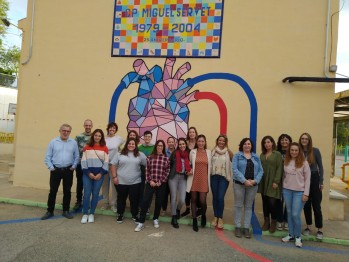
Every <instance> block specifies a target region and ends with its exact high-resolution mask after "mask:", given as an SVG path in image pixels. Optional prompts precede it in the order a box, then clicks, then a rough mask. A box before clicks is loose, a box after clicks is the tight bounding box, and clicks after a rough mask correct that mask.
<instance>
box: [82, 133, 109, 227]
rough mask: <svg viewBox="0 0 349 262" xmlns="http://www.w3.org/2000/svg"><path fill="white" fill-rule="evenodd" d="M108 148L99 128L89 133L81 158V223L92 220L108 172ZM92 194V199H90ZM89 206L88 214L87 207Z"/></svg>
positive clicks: (91, 221)
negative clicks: (82, 194)
mask: <svg viewBox="0 0 349 262" xmlns="http://www.w3.org/2000/svg"><path fill="white" fill-rule="evenodd" d="M108 163H109V157H108V148H107V146H106V143H105V139H104V134H103V131H102V130H101V129H96V130H95V131H93V133H92V135H91V139H90V141H89V143H88V144H87V145H86V146H85V148H84V151H83V153H82V158H81V167H82V171H83V176H82V181H83V185H84V202H83V207H82V209H83V216H82V219H81V223H82V224H86V223H87V222H89V223H93V222H94V213H95V209H96V206H97V203H98V194H99V190H100V188H101V186H102V184H103V178H104V176H103V175H105V174H108ZM91 194H92V200H91V201H90V198H91ZM89 207H90V214H89V215H88V209H89Z"/></svg>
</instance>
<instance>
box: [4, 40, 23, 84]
mask: <svg viewBox="0 0 349 262" xmlns="http://www.w3.org/2000/svg"><path fill="white" fill-rule="evenodd" d="M20 54H21V50H20V49H19V48H18V47H17V46H12V47H10V48H9V49H1V50H0V68H1V69H2V70H3V72H4V73H5V72H6V73H7V74H9V75H13V74H15V75H16V77H17V76H18V69H19V59H20Z"/></svg>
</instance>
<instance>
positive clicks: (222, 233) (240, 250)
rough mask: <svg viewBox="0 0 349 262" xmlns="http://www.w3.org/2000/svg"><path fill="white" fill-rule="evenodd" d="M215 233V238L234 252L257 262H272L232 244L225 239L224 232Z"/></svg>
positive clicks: (216, 231)
mask: <svg viewBox="0 0 349 262" xmlns="http://www.w3.org/2000/svg"><path fill="white" fill-rule="evenodd" d="M215 233H216V235H217V237H218V238H219V239H220V240H222V241H223V242H224V243H225V244H227V245H228V246H230V247H231V248H233V249H235V250H236V251H238V252H240V253H241V254H243V255H245V256H248V257H250V258H252V259H254V260H257V261H261V262H270V261H272V260H270V259H268V258H265V257H263V256H260V255H258V254H256V253H253V252H251V251H250V250H247V249H245V248H243V247H241V246H239V245H237V244H236V243H234V242H233V241H232V240H230V239H229V238H227V237H226V236H225V235H224V232H223V230H218V229H217V230H215Z"/></svg>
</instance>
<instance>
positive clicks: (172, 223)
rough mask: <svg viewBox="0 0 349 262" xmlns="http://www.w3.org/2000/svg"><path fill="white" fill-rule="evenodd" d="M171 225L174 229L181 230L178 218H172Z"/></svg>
mask: <svg viewBox="0 0 349 262" xmlns="http://www.w3.org/2000/svg"><path fill="white" fill-rule="evenodd" d="M171 225H172V226H173V227H174V228H179V225H178V222H177V216H172V220H171Z"/></svg>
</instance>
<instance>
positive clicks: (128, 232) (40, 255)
mask: <svg viewBox="0 0 349 262" xmlns="http://www.w3.org/2000/svg"><path fill="white" fill-rule="evenodd" d="M1 159H4V158H2V157H1V156H0V161H1ZM3 161H8V162H11V161H13V159H11V157H9V158H8V159H6V160H3ZM7 178H8V174H7V173H6V172H4V171H2V170H1V166H0V261H44V260H45V261H73V260H74V261H96V260H98V261H111V260H118V259H120V260H121V259H122V260H124V261H135V260H141V261H204V260H205V261H213V260H219V261H231V260H236V261H254V260H258V261H294V260H297V259H299V260H301V261H304V260H307V261H326V260H327V261H348V259H349V200H346V201H345V221H324V233H325V239H324V240H323V242H318V241H316V240H315V237H313V236H311V237H303V239H304V243H303V245H304V246H303V248H302V249H298V248H296V247H295V246H294V244H293V243H289V244H284V243H281V242H280V238H281V237H282V236H284V235H286V234H287V232H286V231H281V232H276V233H274V234H272V235H270V234H269V233H266V232H263V234H262V235H261V234H259V233H258V227H259V224H258V221H261V220H262V217H263V215H262V208H261V207H262V204H261V200H260V196H259V195H257V197H256V203H255V217H254V219H253V228H254V233H255V234H254V236H253V238H252V239H250V240H248V239H245V238H241V239H238V238H235V237H234V235H233V228H234V227H233V226H232V224H233V211H232V205H233V203H232V202H231V201H228V202H227V203H225V206H226V208H225V223H226V225H225V229H224V230H223V231H221V230H220V231H219V230H214V229H213V228H211V227H210V225H208V226H207V227H206V228H204V229H201V228H200V230H199V232H198V233H196V232H194V231H193V230H192V228H191V226H190V223H191V219H190V218H187V219H180V223H181V224H180V228H179V229H174V228H172V227H171V225H170V223H169V221H170V216H169V214H166V216H162V217H160V228H159V229H155V228H154V227H153V226H152V223H151V221H150V220H149V221H146V228H145V229H144V230H143V231H141V232H139V233H135V232H134V231H133V230H134V227H135V225H134V223H133V222H132V221H131V220H130V219H128V218H126V219H125V222H124V223H123V224H117V223H116V221H115V214H114V213H113V212H112V211H110V210H108V211H101V210H97V212H96V219H95V223H93V224H86V225H82V224H81V223H80V219H81V214H80V213H78V214H74V219H71V220H68V219H66V218H63V217H62V216H61V215H60V214H61V206H60V205H57V207H56V211H55V217H54V218H53V219H49V220H47V221H41V220H40V219H39V218H40V217H41V216H42V215H43V214H44V213H45V211H46V210H45V208H46V201H47V196H48V190H40V189H33V188H24V187H15V186H13V185H12V183H10V182H8V179H7ZM331 188H333V189H336V190H337V191H339V192H341V193H343V194H346V195H347V196H349V192H348V190H345V186H343V183H342V182H341V181H340V180H339V179H338V177H335V178H334V179H332V180H331ZM227 194H233V192H232V188H231V186H230V187H229V190H228V192H227ZM61 199H62V193H61V192H59V193H58V196H57V203H61ZM73 202H74V193H72V204H73ZM208 204H209V207H208V211H207V214H208V221H211V219H212V207H211V199H210V197H209V199H208Z"/></svg>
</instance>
